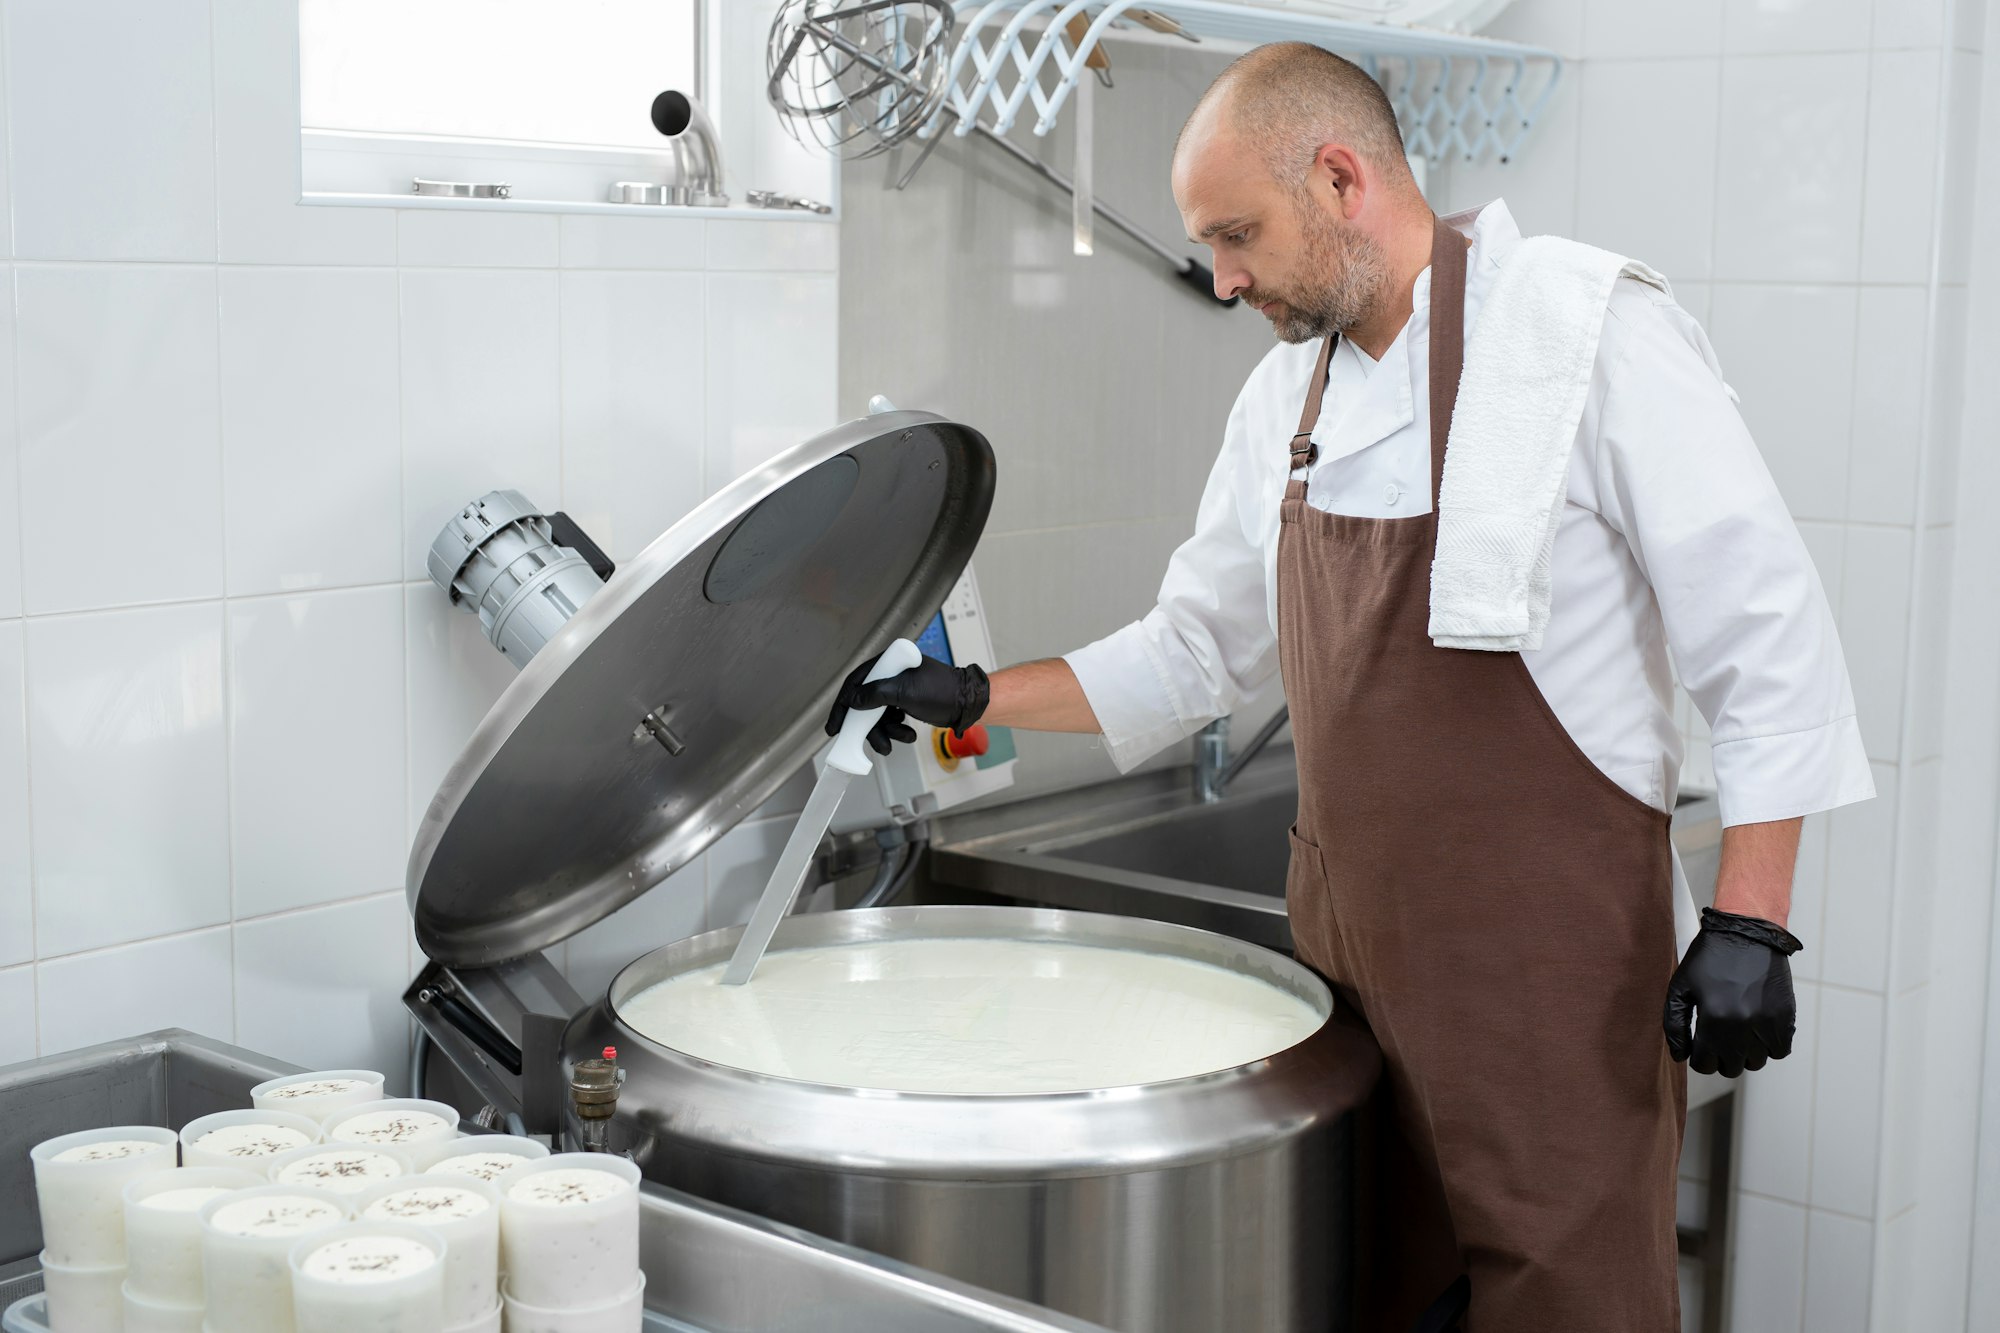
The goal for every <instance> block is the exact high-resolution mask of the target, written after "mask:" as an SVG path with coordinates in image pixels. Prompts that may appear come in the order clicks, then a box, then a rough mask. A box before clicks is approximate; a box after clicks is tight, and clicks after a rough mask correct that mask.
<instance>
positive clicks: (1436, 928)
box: [1278, 222, 1687, 1333]
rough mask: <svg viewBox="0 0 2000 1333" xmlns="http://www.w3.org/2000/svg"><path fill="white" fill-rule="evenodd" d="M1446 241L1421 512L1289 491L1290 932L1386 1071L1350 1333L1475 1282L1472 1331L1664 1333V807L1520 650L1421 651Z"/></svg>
mask: <svg viewBox="0 0 2000 1333" xmlns="http://www.w3.org/2000/svg"><path fill="white" fill-rule="evenodd" d="M1435 226H1436V236H1435V239H1434V242H1433V246H1432V256H1431V297H1430V299H1431V305H1430V315H1431V318H1430V394H1431V397H1430V404H1431V412H1430V425H1431V499H1432V505H1431V512H1430V513H1428V514H1425V515H1423V516H1421V517H1416V518H1396V519H1371V518H1354V517H1349V516H1345V515H1335V514H1329V513H1326V512H1325V511H1323V510H1320V509H1315V508H1313V507H1312V506H1311V505H1308V504H1307V503H1306V483H1305V482H1304V481H1302V480H1298V479H1296V478H1294V479H1293V480H1291V481H1289V482H1288V483H1287V484H1286V487H1285V499H1284V505H1283V509H1282V526H1281V528H1280V532H1279V538H1278V652H1279V659H1280V661H1281V663H1282V665H1283V669H1284V679H1285V697H1286V700H1287V701H1288V702H1289V704H1290V706H1291V717H1292V731H1293V734H1294V737H1295V739H1296V742H1297V752H1298V766H1299V821H1298V825H1297V827H1296V828H1295V829H1294V830H1293V834H1292V862H1291V871H1290V875H1289V877H1288V880H1287V883H1286V888H1285V898H1286V906H1287V909H1288V911H1289V913H1290V916H1291V924H1292V935H1293V938H1294V940H1295V941H1296V948H1297V951H1298V956H1299V957H1300V958H1301V959H1302V960H1303V961H1305V962H1307V963H1309V964H1310V965H1311V966H1313V967H1314V968H1316V969H1318V970H1319V971H1320V972H1321V973H1323V974H1324V975H1325V976H1326V977H1327V978H1328V980H1330V981H1331V982H1332V983H1333V985H1334V987H1335V990H1336V992H1337V993H1338V995H1339V997H1340V999H1341V1000H1342V1001H1343V1002H1344V1004H1345V1006H1346V1007H1347V1008H1348V1009H1349V1010H1350V1011H1351V1013H1350V1014H1349V1015H1348V1021H1350V1022H1355V1021H1358V1022H1365V1024H1366V1025H1367V1027H1368V1028H1369V1029H1370V1030H1371V1031H1372V1032H1373V1034H1374V1036H1375V1039H1376V1041H1377V1042H1378V1043H1379V1044H1380V1045H1381V1048H1382V1053H1383V1056H1384V1057H1385V1061H1386V1065H1387V1069H1388V1073H1389V1079H1388V1081H1387V1085H1386V1095H1387V1097H1388V1099H1389V1103H1390V1109H1389V1111H1388V1113H1387V1116H1386V1120H1387V1122H1388V1123H1387V1124H1386V1125H1385V1127H1384V1133H1383V1134H1382V1136H1381V1137H1382V1140H1383V1142H1382V1143H1381V1144H1380V1145H1379V1146H1378V1148H1377V1149H1375V1150H1371V1151H1369V1152H1368V1153H1367V1154H1366V1156H1367V1158H1368V1160H1367V1161H1366V1162H1365V1163H1364V1168H1366V1169H1367V1170H1372V1171H1373V1172H1375V1173H1376V1177H1377V1183H1376V1188H1375V1189H1374V1191H1373V1194H1374V1200H1373V1203H1372V1205H1368V1206H1372V1207H1374V1208H1375V1209H1376V1210H1377V1212H1376V1213H1375V1214H1374V1215H1373V1216H1372V1220H1371V1215H1370V1214H1368V1213H1364V1214H1363V1215H1362V1218H1361V1225H1360V1230H1361V1232H1362V1234H1363V1236H1364V1238H1365V1237H1367V1236H1369V1235H1370V1233H1371V1232H1372V1234H1373V1238H1374V1239H1373V1247H1374V1248H1375V1249H1376V1250H1377V1251H1378V1252H1377V1253H1375V1254H1373V1255H1364V1256H1363V1257H1362V1259H1361V1262H1360V1263H1358V1264H1357V1278H1358V1279H1360V1280H1361V1284H1362V1286H1363V1287H1364V1288H1368V1287H1369V1283H1370V1280H1371V1279H1372V1280H1373V1283H1374V1286H1373V1289H1372V1290H1369V1291H1367V1292H1366V1293H1365V1295H1364V1300H1363V1309H1364V1313H1363V1315H1362V1318H1361V1322H1360V1325H1359V1327H1360V1328H1361V1329H1363V1330H1365V1333H1402V1330H1405V1329H1408V1328H1409V1327H1410V1324H1411V1321H1412V1320H1414V1319H1415V1318H1416V1316H1417V1315H1418V1313H1419V1312H1420V1311H1422V1310H1423V1309H1424V1308H1425V1307H1426V1306H1427V1305H1428V1304H1429V1303H1430V1302H1431V1300H1432V1299H1433V1298H1434V1297H1436V1296H1437V1295H1438V1294H1439V1293H1440V1292H1442V1291H1443V1290H1444V1289H1445V1287H1446V1286H1447V1285H1448V1284H1449V1283H1450V1282H1451V1281H1452V1280H1453V1279H1454V1278H1455V1277H1456V1276H1457V1275H1458V1274H1460V1273H1466V1274H1469V1275H1470V1278H1471V1288H1472V1304H1471V1310H1470V1314H1469V1316H1468V1320H1467V1324H1466V1328H1467V1330H1468V1333H1572V1331H1573V1333H1676V1331H1677V1330H1678V1329H1679V1327H1680V1323H1679V1316H1678V1306H1679V1299H1678V1291H1677V1284H1676V1278H1675V1255H1676V1243H1675V1234H1674V1173H1675V1165H1676V1161H1677V1159H1678V1157H1679V1153H1680V1141H1681V1126H1682V1122H1683V1120H1684V1118H1685V1114H1686V1096H1687V1093H1686V1082H1685V1078H1684V1075H1683V1073H1682V1070H1681V1067H1680V1066H1678V1065H1676V1064H1674V1063H1673V1062H1672V1061H1671V1060H1670V1059H1669V1058H1668V1055H1667V1045H1666V1041H1665V1039H1664V1038H1663V1037H1662V1035H1661V1032H1660V1012H1661V1009H1660V1006H1661V1004H1662V1002H1663V997H1664V996H1665V995H1666V988H1667V981H1668V978H1669V977H1670V976H1671V975H1672V973H1673V969H1674V965H1675V955H1676V950H1675V943H1674V925H1673V897H1672V891H1671V876H1672V871H1671V868H1670V865H1671V863H1670V860H1669V850H1668V840H1667V830H1668V817H1667V816H1666V814H1664V813H1663V812H1661V811H1658V810H1655V809H1653V808H1652V807H1651V806H1650V805H1648V804H1646V803H1645V802H1644V801H1641V800H1639V799H1638V798H1637V797H1634V796H1632V795H1631V794H1629V793H1628V792H1626V791H1625V790H1624V789H1623V788H1621V787H1619V786H1618V785H1617V784H1616V783H1614V782H1613V781H1612V780H1611V779H1610V778H1608V777H1606V776H1605V775H1604V773H1603V772H1602V771H1601V770H1599V769H1598V767H1597V766H1596V764H1594V763H1593V762H1592V761H1591V760H1590V758H1589V756H1587V755H1586V754H1584V752H1583V751H1582V750H1581V749H1579V748H1578V747H1577V745H1576V742H1575V741H1573V740H1572V739H1571V738H1570V736H1569V734H1568V733H1567V732H1566V731H1565V730H1564V729H1563V727H1562V724H1561V723H1560V722H1559V721H1558V720H1557V719H1556V715H1555V713H1554V712H1552V711H1551V710H1550V708H1549V706H1548V703H1547V701H1545V700H1544V699H1543V698H1542V695H1541V692H1540V690H1538V689H1537V688H1536V686H1535V682H1534V678H1533V677H1532V676H1531V675H1529V673H1528V668H1527V664H1526V663H1525V662H1523V661H1522V660H1521V655H1520V654H1519V653H1511V652H1509V653H1498V652H1480V651H1471V650H1462V649H1451V648H1439V647H1436V646H1434V645H1433V644H1432V643H1431V640H1430V633H1429V612H1430V571H1431V559H1432V555H1433V553H1434V551H1435V549H1436V545H1437V503H1436V502H1437V496H1438V489H1439V483H1440V482H1441V480H1442V478H1443V473H1444V452H1445V440H1446V437H1447V435H1448V433H1449V431H1450V426H1451V413H1452V407H1453V405H1454V403H1455V402H1456V400H1457V397H1458V378H1459V370H1460V367H1461V365H1462V363H1463V360H1464V341H1465V315H1464V311H1465V264H1466V258H1465V251H1466V241H1465V238H1464V237H1462V236H1461V235H1459V234H1458V233H1457V232H1455V231H1453V230H1452V229H1451V228H1449V227H1447V226H1445V224H1444V223H1442V222H1438V223H1436V224H1435ZM1332 353H1333V340H1332V339H1328V340H1327V342H1326V344H1325V345H1324V346H1323V347H1322V348H1321V350H1320V356H1319V364H1318V366H1317V368H1316V369H1315V370H1314V372H1313V381H1312V387H1311V390H1310V391H1309V393H1308V394H1307V397H1306V404H1305V411H1304V413H1303V414H1302V415H1301V417H1300V420H1299V434H1298V435H1297V436H1295V437H1294V438H1293V440H1292V441H1291V447H1292V451H1293V452H1292V464H1293V468H1294V470H1296V469H1299V468H1302V467H1305V466H1307V465H1309V464H1310V462H1311V461H1312V457H1313V455H1314V453H1315V450H1314V447H1313V446H1312V444H1311V442H1310V439H1309V438H1308V437H1309V436H1310V434H1311V432H1312V429H1313V426H1314V424H1315V423H1316V422H1317V421H1318V419H1319V408H1320V398H1321V395H1322V394H1323V393H1324V391H1325V387H1326V374H1327V366H1328V364H1329V361H1330V359H1331V357H1332Z"/></svg>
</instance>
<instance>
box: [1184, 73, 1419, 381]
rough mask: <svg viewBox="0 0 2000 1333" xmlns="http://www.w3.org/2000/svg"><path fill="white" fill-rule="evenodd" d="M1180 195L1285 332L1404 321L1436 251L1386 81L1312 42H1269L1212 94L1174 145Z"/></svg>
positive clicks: (1230, 290)
mask: <svg viewBox="0 0 2000 1333" xmlns="http://www.w3.org/2000/svg"><path fill="white" fill-rule="evenodd" d="M1173 187H1174V203H1175V204H1176V206H1178V207H1179V209H1180V214H1181V221H1182V223H1183V224H1184V225H1185V226H1186V227H1187V234H1188V238H1189V239H1190V240H1193V241H1194V242H1196V243H1197V244H1200V245H1206V246H1208V247H1209V252H1210V253H1211V254H1212V255H1213V256H1214V259H1215V263H1214V270H1215V293H1216V295H1217V296H1219V297H1222V298H1224V299H1228V298H1229V297H1232V296H1240V297H1242V298H1243V299H1244V300H1245V301H1246V302H1248V303H1249V304H1251V305H1253V306H1255V307H1256V308H1257V310H1258V311H1259V312H1261V313H1262V314H1263V315H1264V317H1265V318H1266V319H1268V320H1270V321H1271V325H1272V327H1273V328H1274V329H1275V330H1276V331H1277V334H1278V336H1279V337H1280V338H1283V339H1285V340H1286V341H1288V342H1302V341H1305V340H1307V339H1310V338H1323V337H1326V336H1327V335H1329V334H1332V333H1351V334H1353V335H1354V336H1355V337H1356V338H1357V339H1359V340H1361V341H1362V342H1363V345H1364V346H1368V345H1372V344H1370V343H1369V342H1368V339H1373V338H1375V332H1374V331H1373V326H1374V325H1375V324H1376V323H1382V324H1383V325H1384V326H1385V327H1386V324H1387V323H1388V322H1391V321H1393V318H1394V316H1395V313H1396V306H1397V291H1398V290H1401V288H1400V286H1399V284H1400V283H1401V282H1402V280H1403V278H1404V276H1405V275H1406V272H1407V276H1409V277H1411V278H1414V275H1415V273H1416V271H1417V270H1418V269H1420V268H1421V267H1422V266H1423V262H1424V261H1426V260H1427V259H1428V257H1429V254H1430V241H1431V214H1430V208H1429V206H1428V205H1427V204H1425V203H1424V197H1423V192H1422V191H1420V190H1419V189H1418V188H1417V183H1416V179H1415V177H1414V176H1413V175H1412V174H1411V172H1410V164H1409V162H1408V160H1407V159H1405V158H1404V156H1403V136H1402V134H1401V133H1400V132H1399V131H1398V130H1397V128H1396V113H1395V111H1394V110H1393V109H1392V108H1391V107H1390V105H1389V99H1388V97H1387V96H1386V95H1384V93H1383V92H1382V89H1381V86H1380V85H1378V84H1377V83H1376V82H1375V80H1373V79H1371V78H1369V77H1368V75H1367V74H1366V73H1365V72H1364V71H1363V70H1362V69H1361V68H1360V67H1359V66H1356V65H1354V64H1351V63H1350V62H1348V61H1345V60H1342V59H1341V58H1340V57H1339V56H1337V55H1334V54H1333V53H1332V52H1331V51H1325V50H1322V49H1320V48H1319V47H1317V46H1309V45H1307V44H1306V43H1304V42H1280V43H1278V44H1276V45H1273V46H1260V47H1258V48H1257V49H1256V50H1254V51H1252V52H1250V53H1249V54H1248V55H1246V56H1243V57H1242V58H1241V59H1239V60H1237V61H1236V62H1235V63H1233V64H1231V65H1230V66H1229V68H1228V69H1226V70H1224V71H1223V73H1222V77H1220V78H1218V79H1217V80H1216V81H1215V82H1214V83H1213V84H1212V85H1210V87H1209V89H1208V91H1207V92H1206V93H1204V94H1202V98H1201V101H1200V102H1199V103H1198V104H1196V106H1195V109H1194V114H1193V115H1191V116H1189V117H1188V122H1187V125H1186V126H1185V127H1183V128H1182V130H1181V138H1180V142H1179V143H1178V144H1177V145H1176V146H1175V149H1174V170H1173Z"/></svg>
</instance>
